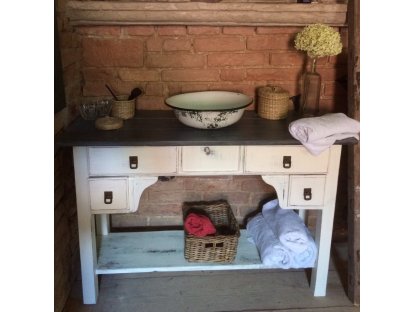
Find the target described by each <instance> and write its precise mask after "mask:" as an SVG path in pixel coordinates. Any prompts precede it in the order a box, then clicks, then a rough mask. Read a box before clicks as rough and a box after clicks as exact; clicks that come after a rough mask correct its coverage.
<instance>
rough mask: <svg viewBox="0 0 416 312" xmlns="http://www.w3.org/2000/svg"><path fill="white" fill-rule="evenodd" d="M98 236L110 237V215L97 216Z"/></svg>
mask: <svg viewBox="0 0 416 312" xmlns="http://www.w3.org/2000/svg"><path fill="white" fill-rule="evenodd" d="M95 223H96V227H97V235H108V233H110V215H109V214H99V215H96V216H95Z"/></svg>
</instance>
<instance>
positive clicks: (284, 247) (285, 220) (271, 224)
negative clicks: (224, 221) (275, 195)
mask: <svg viewBox="0 0 416 312" xmlns="http://www.w3.org/2000/svg"><path fill="white" fill-rule="evenodd" d="M247 232H248V235H249V237H250V239H251V240H252V242H254V243H255V245H256V247H257V249H258V251H259V254H260V258H261V260H262V263H263V264H265V265H267V266H271V267H277V268H282V269H287V268H295V269H298V268H310V267H313V266H314V265H315V261H316V257H317V248H316V244H315V241H314V240H313V238H312V235H311V234H310V232H309V230H308V228H307V227H306V226H305V224H304V223H303V221H302V219H301V218H300V217H299V216H298V215H297V214H296V213H295V212H294V211H293V210H290V209H282V208H280V207H279V203H278V200H277V199H276V200H272V201H270V202H268V203H266V204H265V205H264V206H263V209H262V213H259V214H257V215H256V216H255V217H254V218H252V219H251V220H250V221H249V222H248V224H247ZM275 246H277V247H275ZM282 255H285V257H284V258H283V257H282ZM282 259H284V260H282ZM287 260H288V261H287ZM282 262H284V263H282Z"/></svg>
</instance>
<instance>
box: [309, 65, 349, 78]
mask: <svg viewBox="0 0 416 312" xmlns="http://www.w3.org/2000/svg"><path fill="white" fill-rule="evenodd" d="M316 71H317V72H318V73H319V74H320V75H321V77H322V81H335V80H337V79H340V78H343V77H344V76H345V75H346V74H347V69H346V68H345V67H341V68H319V67H318V68H317V70H316Z"/></svg>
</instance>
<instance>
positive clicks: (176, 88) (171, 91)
mask: <svg viewBox="0 0 416 312" xmlns="http://www.w3.org/2000/svg"><path fill="white" fill-rule="evenodd" d="M165 85H166V86H167V88H168V96H171V95H176V94H180V93H182V92H183V91H182V84H181V83H165Z"/></svg>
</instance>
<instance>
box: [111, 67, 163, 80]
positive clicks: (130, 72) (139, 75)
mask: <svg viewBox="0 0 416 312" xmlns="http://www.w3.org/2000/svg"><path fill="white" fill-rule="evenodd" d="M118 73H119V76H120V79H121V80H123V81H133V80H134V81H160V74H159V72H158V71H157V70H145V69H130V68H122V69H120V70H119V72H118Z"/></svg>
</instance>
